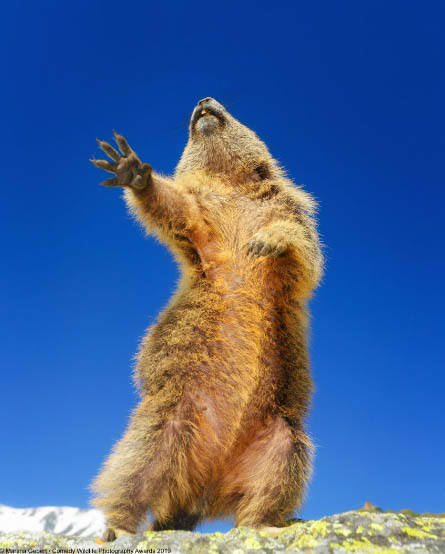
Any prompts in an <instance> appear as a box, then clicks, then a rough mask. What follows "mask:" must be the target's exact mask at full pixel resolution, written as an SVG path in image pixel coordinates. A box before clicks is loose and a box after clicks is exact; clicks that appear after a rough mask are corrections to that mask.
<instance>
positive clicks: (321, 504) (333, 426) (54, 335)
mask: <svg viewBox="0 0 445 554" xmlns="http://www.w3.org/2000/svg"><path fill="white" fill-rule="evenodd" d="M2 12H3V13H2V18H1V21H0V30H1V32H0V42H1V47H2V48H1V51H2V54H1V56H2V85H1V87H0V96H1V102H0V110H1V122H2V124H1V125H2V133H1V142H2V145H1V152H2V164H1V166H2V190H3V193H2V202H1V218H0V226H1V231H0V237H1V258H2V271H1V273H0V278H1V281H2V283H1V292H0V294H1V306H2V309H1V312H0V325H1V338H2V347H1V349H0V356H1V360H0V363H1V368H2V379H1V389H2V393H1V403H0V420H1V422H2V424H1V429H0V444H1V445H2V456H1V459H0V503H4V504H8V505H12V506H18V507H20V506H33V505H46V504H51V505H53V504H56V505H74V506H81V507H86V506H87V504H88V498H89V493H88V490H87V486H88V484H89V482H90V481H91V479H92V478H93V476H94V475H95V474H96V472H97V470H98V468H99V466H100V463H101V461H102V460H103V459H104V457H105V456H106V454H107V452H108V451H109V450H110V448H111V445H112V444H113V442H114V441H116V440H117V439H118V438H119V437H120V436H121V434H122V431H123V429H124V427H125V425H126V421H127V417H128V414H129V412H130V410H131V409H132V408H133V407H134V406H135V403H136V398H137V397H136V395H135V392H134V390H133V389H132V385H131V382H130V367H131V358H132V355H133V354H134V352H135V351H136V348H137V345H138V341H139V339H140V338H141V337H142V336H143V334H144V330H145V328H146V327H147V326H148V325H149V324H150V323H151V322H153V320H154V319H155V318H156V315H157V314H158V312H159V311H160V309H161V308H162V307H163V306H165V304H166V302H167V300H168V298H169V297H170V295H171V294H172V291H173V290H174V287H175V282H176V281H177V278H178V274H177V269H176V267H175V265H174V263H173V261H172V258H171V256H170V254H169V253H168V252H167V251H166V249H164V247H162V246H161V245H159V244H158V243H156V242H155V241H154V240H153V239H147V238H145V237H144V235H143V233H142V232H141V231H140V229H139V227H138V226H137V224H136V223H134V222H133V221H132V220H131V219H130V217H129V216H128V215H127V213H126V209H125V207H124V203H123V201H122V199H121V197H120V193H119V191H118V190H114V189H113V190H108V189H104V188H102V187H99V186H98V182H99V181H100V180H102V179H103V178H104V175H103V174H102V173H101V172H100V171H99V170H97V169H95V168H94V167H93V166H92V165H91V164H89V162H88V158H90V157H92V156H97V155H98V154H99V152H98V148H97V147H96V143H95V138H96V137H100V138H103V139H110V138H111V131H112V129H113V128H116V129H117V130H119V131H120V132H123V133H124V134H125V135H126V136H127V137H128V139H129V140H130V142H131V144H132V145H133V146H134V148H135V149H136V151H137V152H138V153H139V154H140V155H141V157H143V159H144V160H145V161H147V162H150V163H151V164H152V165H153V167H154V168H155V169H156V170H158V171H160V172H164V173H169V172H171V171H172V170H173V169H174V167H175V164H176V162H177V160H178V158H179V156H180V153H181V151H182V148H183V146H184V144H185V141H186V138H187V121H188V118H189V115H190V113H191V110H192V108H193V106H194V104H195V103H196V102H197V100H199V99H200V98H202V97H204V96H213V97H215V98H217V99H218V100H219V101H221V102H222V103H223V104H225V105H226V106H227V108H228V109H229V110H230V111H231V112H232V113H233V115H234V116H235V117H237V118H238V119H240V120H241V121H243V122H244V123H246V124H247V125H248V126H250V127H251V128H253V129H254V130H255V131H257V132H258V133H259V135H260V136H261V137H262V138H263V139H264V140H265V141H266V143H267V144H268V145H269V147H270V149H271V151H272V153H273V154H274V155H275V156H276V157H277V158H278V159H279V160H280V161H281V162H282V163H283V164H284V166H285V167H286V168H287V169H288V171H289V173H290V175H291V176H292V178H293V179H294V180H295V181H296V182H297V183H305V184H306V185H307V188H308V190H309V191H310V192H312V193H313V194H314V195H315V196H316V197H317V198H318V199H319V201H320V205H321V209H320V231H321V234H322V237H323V240H324V242H325V243H326V258H327V271H326V276H325V279H324V282H323V284H322V286H321V288H320V289H319V290H318V292H317V294H316V297H315V299H314V300H313V302H312V311H313V330H312V345H311V350H312V359H313V374H314V378H315V382H316V386H317V392H316V394H315V397H314V402H313V410H312V414H311V417H310V419H309V421H308V424H309V428H310V431H311V434H312V436H313V437H314V440H315V443H316V444H317V454H316V461H315V472H314V478H313V482H312V485H311V487H310V489H309V494H308V497H307V501H306V504H305V506H304V509H303V511H302V512H301V514H302V516H303V517H305V518H318V517H321V516H323V515H326V514H331V513H334V512H341V511H344V510H349V509H353V508H356V507H358V506H360V505H362V504H363V503H364V502H365V500H370V501H372V502H373V503H375V504H377V505H380V506H382V507H385V508H392V509H401V508H405V507H408V508H412V509H414V510H417V511H438V512H443V511H445V482H444V462H443V461H444V459H445V446H444V440H443V439H444V436H445V429H444V385H445V374H444V325H443V323H444V322H443V319H444V312H445V301H444V295H443V285H444V271H443V270H444V260H443V242H444V230H443V221H444V204H445V193H444V187H445V175H444V146H445V141H444V129H445V125H444V124H445V118H444V99H445V87H444V65H443V60H444V53H445V52H444V50H445V49H444V42H445V41H444V33H443V26H444V16H445V8H444V4H443V3H442V2H424V3H419V2H406V1H405V2H402V1H400V2H399V1H389V2H388V1H387V0H386V1H384V2H383V1H381V0H373V1H372V2H371V1H364V2H356V1H344V2H343V1H342V2H328V1H325V2H320V1H313V2H267V3H266V2H261V1H255V2H224V3H211V2H202V3H194V2H177V3H176V2H168V3H165V4H163V6H162V7H161V3H159V2H156V3H154V2H128V3H122V2H114V1H109V2H97V1H88V2H86V1H76V2H70V3H66V2H56V1H52V2H49V1H45V0H44V1H42V2H37V3H36V2H30V1H29V0H28V1H16V2H9V3H5V4H4V5H3V7H2ZM217 526H218V525H217ZM210 528H215V526H213V527H209V526H207V527H205V529H210ZM220 528H226V527H220Z"/></svg>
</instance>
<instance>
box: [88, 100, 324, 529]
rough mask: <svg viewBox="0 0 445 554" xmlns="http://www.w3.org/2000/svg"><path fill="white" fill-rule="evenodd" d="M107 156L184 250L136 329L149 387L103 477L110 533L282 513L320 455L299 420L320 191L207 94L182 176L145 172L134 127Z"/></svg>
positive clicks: (265, 519)
mask: <svg viewBox="0 0 445 554" xmlns="http://www.w3.org/2000/svg"><path fill="white" fill-rule="evenodd" d="M115 138H116V142H117V144H118V145H119V148H120V150H121V151H122V154H120V153H118V152H117V151H116V150H115V149H114V148H113V147H112V146H110V145H109V144H107V143H106V142H101V141H99V145H100V147H101V148H102V150H104V152H106V153H107V154H108V155H109V156H110V157H111V158H112V159H113V160H114V162H108V161H104V160H92V162H93V163H94V164H95V165H96V166H97V167H100V168H102V169H106V170H108V171H110V172H112V173H115V174H116V176H115V177H114V178H112V179H108V180H107V181H104V183H103V184H104V185H106V186H122V187H125V199H126V201H127V203H128V205H129V207H130V209H131V211H132V212H133V213H134V215H135V216H136V217H137V218H138V219H139V220H140V221H141V222H142V223H143V225H144V226H145V227H146V228H147V229H148V230H149V231H151V232H154V233H156V234H157V235H158V236H159V237H160V239H161V240H162V241H164V242H165V243H166V244H167V245H168V246H169V247H170V249H171V250H172V251H173V253H174V254H175V256H176V258H177V259H178V261H179V262H180V264H181V268H182V280H181V283H180V285H179V288H178V290H177V292H176V293H175V295H174V296H173V298H172V299H171V301H170V304H169V305H168V307H167V309H166V310H165V311H164V312H163V313H162V314H161V315H160V317H159V320H158V322H157V323H156V324H155V325H153V326H152V327H151V328H150V330H149V332H148V334H147V336H146V337H145V339H144V340H143V341H142V345H141V347H140V351H139V354H138V363H137V368H136V372H135V378H136V381H137V384H138V387H139V389H140V392H141V396H142V400H141V402H140V404H139V405H138V406H137V408H136V409H135V411H134V413H133V415H132V417H131V421H130V424H129V426H128V429H127V431H126V433H125V435H124V436H123V438H122V439H121V440H120V441H119V442H118V443H117V444H116V446H115V448H114V451H113V453H112V454H111V455H110V457H109V458H108V460H107V461H106V463H105V465H104V468H103V470H102V472H101V473H100V475H99V476H98V477H97V479H96V481H95V483H94V485H93V490H94V491H95V492H96V493H97V497H96V498H95V500H94V504H95V505H96V506H98V507H100V508H102V509H103V510H104V512H105V514H106V516H107V520H108V524H109V531H108V539H111V538H113V537H114V536H118V535H119V534H121V533H123V532H130V533H134V532H135V530H136V526H137V525H138V522H140V520H141V519H142V518H143V516H144V515H145V513H146V511H147V509H148V510H149V511H150V512H151V514H152V515H153V516H154V523H153V526H152V529H154V530H163V529H193V528H194V527H195V526H196V524H197V523H198V522H199V521H200V520H202V519H204V518H215V517H220V516H221V517H224V516H228V515H232V514H234V516H235V522H236V525H249V526H254V527H262V526H282V525H284V522H285V517H286V516H287V515H289V514H291V513H292V512H293V511H294V510H295V508H296V507H297V506H299V504H300V502H301V499H302V496H303V494H304V490H305V485H306V483H307V480H308V477H309V474H310V471H311V442H310V439H309V438H308V436H307V435H306V434H305V431H304V424H303V420H304V417H305V415H306V412H307V409H308V404H309V401H310V395H311V378H310V374H309V369H308V355H307V347H306V332H307V310H306V305H305V302H306V300H307V299H308V298H309V296H310V295H311V291H312V290H313V289H314V287H315V286H316V285H317V283H318V281H319V278H320V274H321V268H322V257H321V253H320V247H319V242H318V238H317V233H316V230H315V222H314V220H313V218H312V217H311V216H312V215H313V213H314V210H315V202H314V200H313V199H312V198H311V196H310V195H309V194H308V193H306V192H304V191H303V190H301V189H300V188H297V187H296V186H295V185H294V184H293V183H292V182H291V181H290V180H289V179H287V178H286V177H285V175H284V173H283V171H282V169H281V168H280V167H279V165H278V163H277V162H276V161H275V160H274V159H273V158H272V156H271V155H270V153H269V151H268V149H267V147H266V146H265V145H264V143H263V142H262V141H261V140H260V139H259V138H258V137H257V136H256V134H255V133H254V132H253V131H251V130H250V129H248V128H247V127H245V126H244V125H242V124H241V123H240V122H239V121H237V120H236V119H234V118H233V117H232V116H231V115H230V114H229V113H228V112H227V111H226V110H225V109H224V107H223V106H221V104H219V103H218V102H216V101H215V100H213V99H212V98H204V99H203V100H201V101H200V102H199V103H198V105H197V106H196V108H195V109H194V111H193V114H192V117H191V121H190V137H189V141H188V143H187V146H186V148H185V150H184V153H183V155H182V157H181V160H180V161H179V164H178V167H177V169H176V172H175V175H174V177H173V178H165V177H161V176H160V175H157V174H155V173H153V172H152V170H151V167H150V165H148V164H146V163H142V162H141V161H140V160H139V158H138V157H137V155H136V154H135V153H134V152H133V150H132V149H131V148H130V146H129V145H128V143H127V141H126V140H125V138H124V137H123V136H121V135H117V134H115Z"/></svg>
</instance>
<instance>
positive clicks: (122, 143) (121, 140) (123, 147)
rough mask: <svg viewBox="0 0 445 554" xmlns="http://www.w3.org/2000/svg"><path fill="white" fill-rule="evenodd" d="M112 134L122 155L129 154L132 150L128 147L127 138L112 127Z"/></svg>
mask: <svg viewBox="0 0 445 554" xmlns="http://www.w3.org/2000/svg"><path fill="white" fill-rule="evenodd" d="M113 135H114V138H115V140H116V142H117V144H118V146H119V148H120V151H121V152H122V154H123V155H124V156H129V155H130V154H131V153H132V152H133V150H132V149H131V148H130V145H129V144H128V142H127V139H126V138H125V137H124V136H123V135H119V133H116V131H115V130H114V129H113Z"/></svg>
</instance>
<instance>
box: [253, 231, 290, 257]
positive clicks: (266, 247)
mask: <svg viewBox="0 0 445 554" xmlns="http://www.w3.org/2000/svg"><path fill="white" fill-rule="evenodd" d="M287 247H288V241H287V240H286V237H285V236H284V235H283V234H282V233H280V232H278V231H274V230H271V229H260V230H259V231H258V232H257V233H256V234H255V235H254V237H253V239H252V240H251V241H250V243H249V246H248V248H247V254H248V255H250V256H251V257H252V258H253V257H255V256H269V257H271V258H276V257H277V256H280V255H281V254H283V253H284V252H285V251H286V250H287Z"/></svg>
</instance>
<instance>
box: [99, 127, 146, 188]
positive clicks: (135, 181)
mask: <svg viewBox="0 0 445 554" xmlns="http://www.w3.org/2000/svg"><path fill="white" fill-rule="evenodd" d="M113 133H114V138H115V140H116V142H117V144H118V146H119V149H120V151H121V152H122V154H121V153H119V152H118V151H117V150H116V149H115V148H113V147H112V146H111V145H110V144H108V142H105V141H102V140H99V139H97V143H98V144H99V147H100V148H101V149H102V150H103V151H104V152H105V154H107V155H108V156H110V158H111V159H112V160H114V163H113V162H109V161H108V160H94V159H92V160H90V162H92V163H93V164H94V165H95V166H96V167H99V168H100V169H105V171H109V172H110V173H115V174H116V177H113V178H112V179H106V180H105V181H102V183H100V184H101V185H103V186H105V187H132V188H134V189H137V190H142V189H144V188H145V187H146V186H147V185H148V184H149V182H150V178H151V165H150V164H147V163H142V162H141V160H140V159H139V158H138V156H137V154H136V152H134V151H133V149H132V148H130V145H129V144H128V142H127V140H126V139H125V138H124V137H123V136H122V135H118V134H117V133H116V131H113Z"/></svg>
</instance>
